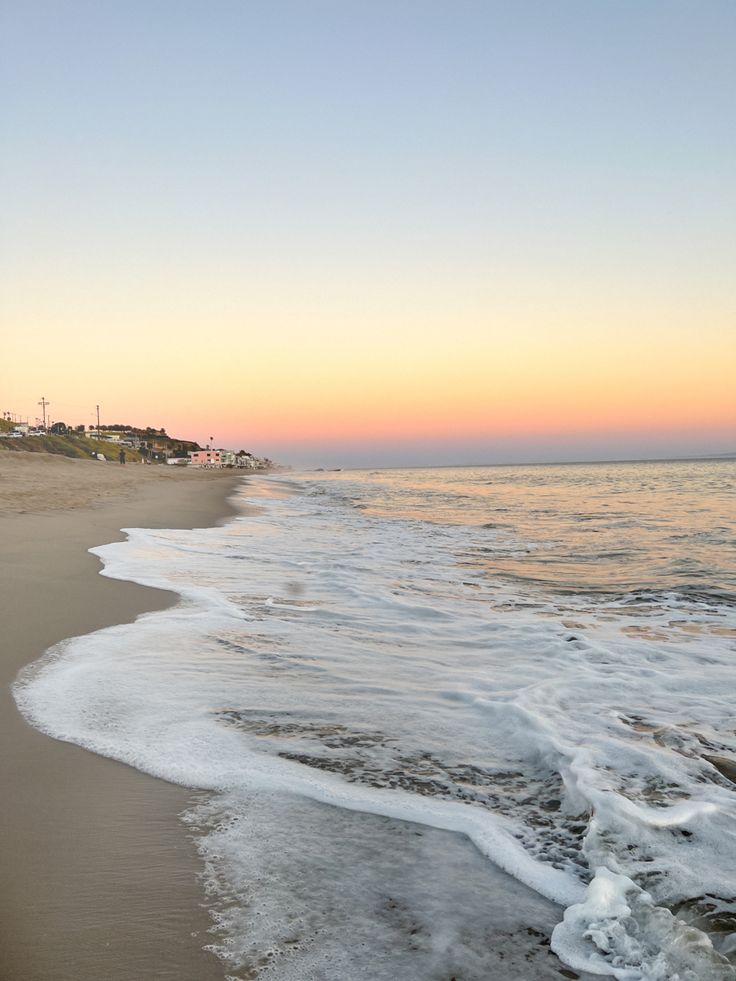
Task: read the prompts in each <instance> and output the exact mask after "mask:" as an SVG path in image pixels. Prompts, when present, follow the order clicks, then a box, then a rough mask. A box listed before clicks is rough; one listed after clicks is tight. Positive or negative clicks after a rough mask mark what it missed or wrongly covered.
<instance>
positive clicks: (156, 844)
mask: <svg viewBox="0 0 736 981" xmlns="http://www.w3.org/2000/svg"><path fill="white" fill-rule="evenodd" d="M241 480H242V476H240V475H235V474H232V473H231V472H229V471H220V472H217V471H215V472H212V471H209V472H196V471H194V472H193V471H189V470H179V469H175V468H173V467H168V468H167V467H141V466H134V465H126V466H125V467H120V466H119V465H117V464H102V463H95V462H92V461H86V460H67V459H63V458H59V457H51V456H46V455H45V454H25V453H7V452H6V453H2V452H0V555H2V562H0V625H1V627H2V633H1V634H0V637H1V640H0V699H2V702H1V704H0V785H1V786H2V788H3V791H2V798H3V803H2V808H1V809H0V836H1V837H0V842H1V844H0V882H1V883H2V887H1V888H0V979H2V981H145V979H149V978H150V979H172V981H173V979H176V981H215V979H217V981H222V979H223V978H224V976H225V970H224V968H223V966H222V965H221V964H220V962H219V961H218V960H217V959H216V958H215V957H214V956H213V955H211V954H209V953H207V952H205V951H204V950H203V949H202V948H203V946H204V944H205V943H206V942H207V940H208V937H207V933H206V931H207V929H208V927H209V925H210V920H209V916H208V914H207V912H206V909H205V906H204V904H205V897H204V892H203V889H202V886H201V884H200V883H199V882H198V880H197V873H198V872H199V871H200V865H199V862H198V860H197V857H196V855H195V852H194V848H193V845H192V844H191V842H190V841H189V840H188V839H187V837H186V834H185V831H184V829H183V827H182V825H181V824H180V823H179V821H178V820H177V815H178V813H179V812H180V811H182V810H183V809H184V808H185V807H186V806H187V805H188V804H189V802H190V801H191V800H192V798H193V792H191V791H187V790H185V789H183V788H180V787H175V786H173V785H170V784H167V783H164V782H163V781H159V780H155V779H153V778H152V777H148V776H146V775H144V774H142V773H139V772H138V771H136V770H133V769H131V768H129V767H126V766H124V765H122V764H120V763H116V762H114V761H112V760H108V759H104V758H102V757H99V756H96V755H94V754H92V753H88V752H86V751H85V750H83V749H80V748H78V747H76V746H73V745H71V744H68V743H61V742H57V741H56V740H53V739H50V738H48V737H47V736H44V735H42V734H41V733H39V732H37V731H35V730H34V729H32V728H31V727H30V726H28V725H27V724H26V722H25V721H24V720H23V718H22V717H21V716H20V715H19V713H18V711H17V709H16V707H15V703H14V702H13V699H12V696H11V693H10V685H11V683H12V681H13V680H14V678H15V676H16V674H17V672H18V670H19V669H20V668H21V667H23V666H24V665H25V664H28V663H29V662H30V661H33V660H35V659H36V658H37V657H39V656H40V655H41V654H42V653H43V651H44V650H46V649H47V648H48V647H49V646H51V645H52V644H54V643H56V642H57V641H59V640H62V639H63V638H66V637H70V636H74V635H77V634H82V633H88V632H90V631H92V630H96V629H99V628H101V627H104V626H109V625H110V624H113V623H122V622H126V621H129V620H132V619H134V618H135V617H136V616H137V615H138V614H140V613H143V612H145V611H148V610H153V609H160V608H163V607H165V606H168V605H169V604H171V603H172V602H175V601H176V597H175V596H174V595H172V594H170V593H166V592H163V591H159V590H152V589H147V588H145V587H142V586H138V585H135V584H134V583H127V582H118V581H114V580H110V579H105V578H104V577H102V576H100V575H98V572H99V569H100V562H99V560H98V559H97V558H96V557H94V556H92V555H89V553H88V552H87V549H88V548H90V547H91V546H92V545H99V544H102V543H105V542H110V541H117V540H120V539H121V538H122V537H123V536H122V535H121V534H120V532H119V529H120V528H122V527H136V526H138V527H166V528H179V527H181V528H191V527H204V526H208V525H213V524H216V523H218V522H219V521H221V520H225V519H226V518H227V517H228V516H229V515H230V514H232V513H233V509H232V508H231V507H230V506H229V505H228V503H227V499H228V497H229V495H230V494H232V493H233V491H234V489H235V488H236V486H237V485H238V483H239V482H240V481H241Z"/></svg>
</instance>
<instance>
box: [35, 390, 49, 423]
mask: <svg viewBox="0 0 736 981" xmlns="http://www.w3.org/2000/svg"><path fill="white" fill-rule="evenodd" d="M38 404H39V405H40V406H41V408H42V409H43V428H44V429H45V428H46V406H47V405H51V403H50V402H47V401H46V399H45V398H44V396H43V395H42V396H41V401H40V402H39V403H38Z"/></svg>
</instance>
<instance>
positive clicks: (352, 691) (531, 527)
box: [15, 461, 736, 981]
mask: <svg viewBox="0 0 736 981" xmlns="http://www.w3.org/2000/svg"><path fill="white" fill-rule="evenodd" d="M735 488H736V462H725V461H724V462H693V463H640V464H605V465H604V464H599V465H575V466H573V465H570V466H537V467H488V468H479V467H476V468H464V469H427V470H404V471H401V470H393V471H375V472H341V473H313V474H302V475H286V476H275V477H271V478H262V479H254V480H251V481H249V482H247V483H244V485H243V487H242V489H241V490H240V491H239V495H240V498H241V500H242V501H243V503H244V504H248V505H251V504H254V503H255V504H256V505H257V506H258V510H257V512H256V513H252V512H251V511H250V510H246V509H244V513H243V515H242V516H241V517H238V518H236V519H235V520H233V521H232V522H231V523H230V524H228V525H226V526H224V527H219V528H210V529H204V530H196V529H195V530H192V531H147V530H141V529H130V530H129V531H128V541H126V542H123V543H116V544H112V545H104V546H102V547H99V548H96V549H93V551H94V552H95V553H96V554H97V555H99V556H100V558H101V559H102V562H103V563H104V570H103V574H104V575H107V576H111V577H113V578H119V579H129V580H134V581H136V582H139V583H144V584H150V585H152V586H161V587H165V588H168V589H173V590H176V591H177V592H178V593H179V594H180V596H181V601H180V603H179V604H178V605H177V606H175V607H173V608H172V609H169V610H165V611H162V612H156V613H152V614H148V615H145V616H142V617H140V618H139V619H138V620H137V621H136V622H135V623H134V624H128V625H123V626H119V627H113V628H110V629H107V630H102V631H99V632H97V633H94V634H90V635H87V636H84V637H79V638H75V639H73V640H71V641H68V642H65V643H63V644H61V645H59V646H58V647H56V648H54V649H53V650H51V651H50V652H48V654H47V655H46V656H45V657H44V658H43V659H42V660H41V661H40V662H37V663H36V664H35V665H32V666H31V667H30V668H29V669H27V670H26V671H25V672H24V673H23V674H22V675H21V677H20V678H19V679H18V682H17V684H16V686H15V697H16V700H17V702H18V705H19V707H20V709H21V711H22V712H23V713H24V714H25V715H26V717H27V718H28V719H29V720H30V721H31V722H32V723H33V724H34V725H36V726H38V727H39V728H41V729H42V730H44V731H45V732H47V733H49V734H50V735H53V736H55V737H57V738H59V739H65V740H69V741H72V742H75V743H78V744H80V745H82V746H85V747H87V748H88V749H90V750H93V751H95V752H97V753H101V754H104V755H107V756H111V757H114V758H116V759H119V760H123V761H125V762H127V763H129V764H131V765H133V766H135V767H138V768H139V769H141V770H145V771H147V772H149V773H153V774H156V775H158V776H160V777H162V778H165V779H167V780H172V781H176V782H179V783H182V784H185V785H187V786H190V787H194V788H198V789H199V790H200V791H201V793H200V794H199V795H198V802H197V804H196V806H194V807H193V808H192V809H191V810H190V811H189V812H188V813H187V814H186V815H184V821H185V824H186V829H187V833H189V834H192V835H193V836H194V838H195V840H196V842H197V846H198V848H199V851H200V853H201V856H202V862H203V875H204V877H205V882H206V886H207V890H208V894H209V901H210V903H211V910H212V914H213V930H212V936H211V938H210V940H211V946H212V949H213V950H214V951H215V953H217V954H218V955H219V956H220V957H222V958H223V960H224V962H225V965H226V970H227V972H228V975H229V976H230V977H232V978H242V979H245V978H254V977H258V978H262V979H264V981H265V979H280V981H292V979H294V981H297V979H299V981H302V979H311V978H314V979H324V981H338V979H339V981H346V979H366V981H381V979H386V981H388V979H402V981H431V979H437V981H440V979H443V981H449V979H451V978H455V979H456V981H475V979H529V981H531V979H548V978H549V979H556V978H559V977H561V976H562V977H567V978H570V977H576V976H581V977H586V978H588V977H592V976H600V975H604V976H614V977H616V978H618V979H621V981H711V979H712V981H716V979H719V981H720V979H734V978H736V970H735V965H736V823H735V821H734V818H735V817H736V783H734V781H736V732H735V728H736V726H735V722H734V696H735V694H736V493H735Z"/></svg>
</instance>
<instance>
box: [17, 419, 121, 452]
mask: <svg viewBox="0 0 736 981" xmlns="http://www.w3.org/2000/svg"><path fill="white" fill-rule="evenodd" d="M4 422H5V420H0V423H4ZM12 428H13V425H12V423H10V424H8V425H0V429H3V430H5V431H8V430H10V429H12ZM3 450H6V451H10V452H13V451H17V450H25V451H26V452H27V453H55V454H57V455H58V456H68V457H76V458H77V459H80V460H89V458H90V457H91V456H92V454H94V453H102V454H103V456H104V457H105V458H106V459H108V460H117V458H118V453H119V451H120V447H119V446H116V445H115V444H114V443H106V442H103V441H102V440H96V439H90V438H89V437H88V436H81V435H78V434H76V433H75V434H70V433H68V434H67V435H66V436H52V435H47V436H24V437H22V438H21V439H0V452H2V451H3ZM125 458H126V460H127V461H128V462H130V463H139V462H140V460H141V455H140V453H137V452H136V451H135V450H132V449H130V447H126V448H125Z"/></svg>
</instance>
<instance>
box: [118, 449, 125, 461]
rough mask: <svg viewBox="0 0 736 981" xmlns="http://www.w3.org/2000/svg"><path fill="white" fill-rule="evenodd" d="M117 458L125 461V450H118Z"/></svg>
mask: <svg viewBox="0 0 736 981" xmlns="http://www.w3.org/2000/svg"><path fill="white" fill-rule="evenodd" d="M118 460H120V462H121V463H125V450H123V449H121V450H120V452H119V453H118Z"/></svg>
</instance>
